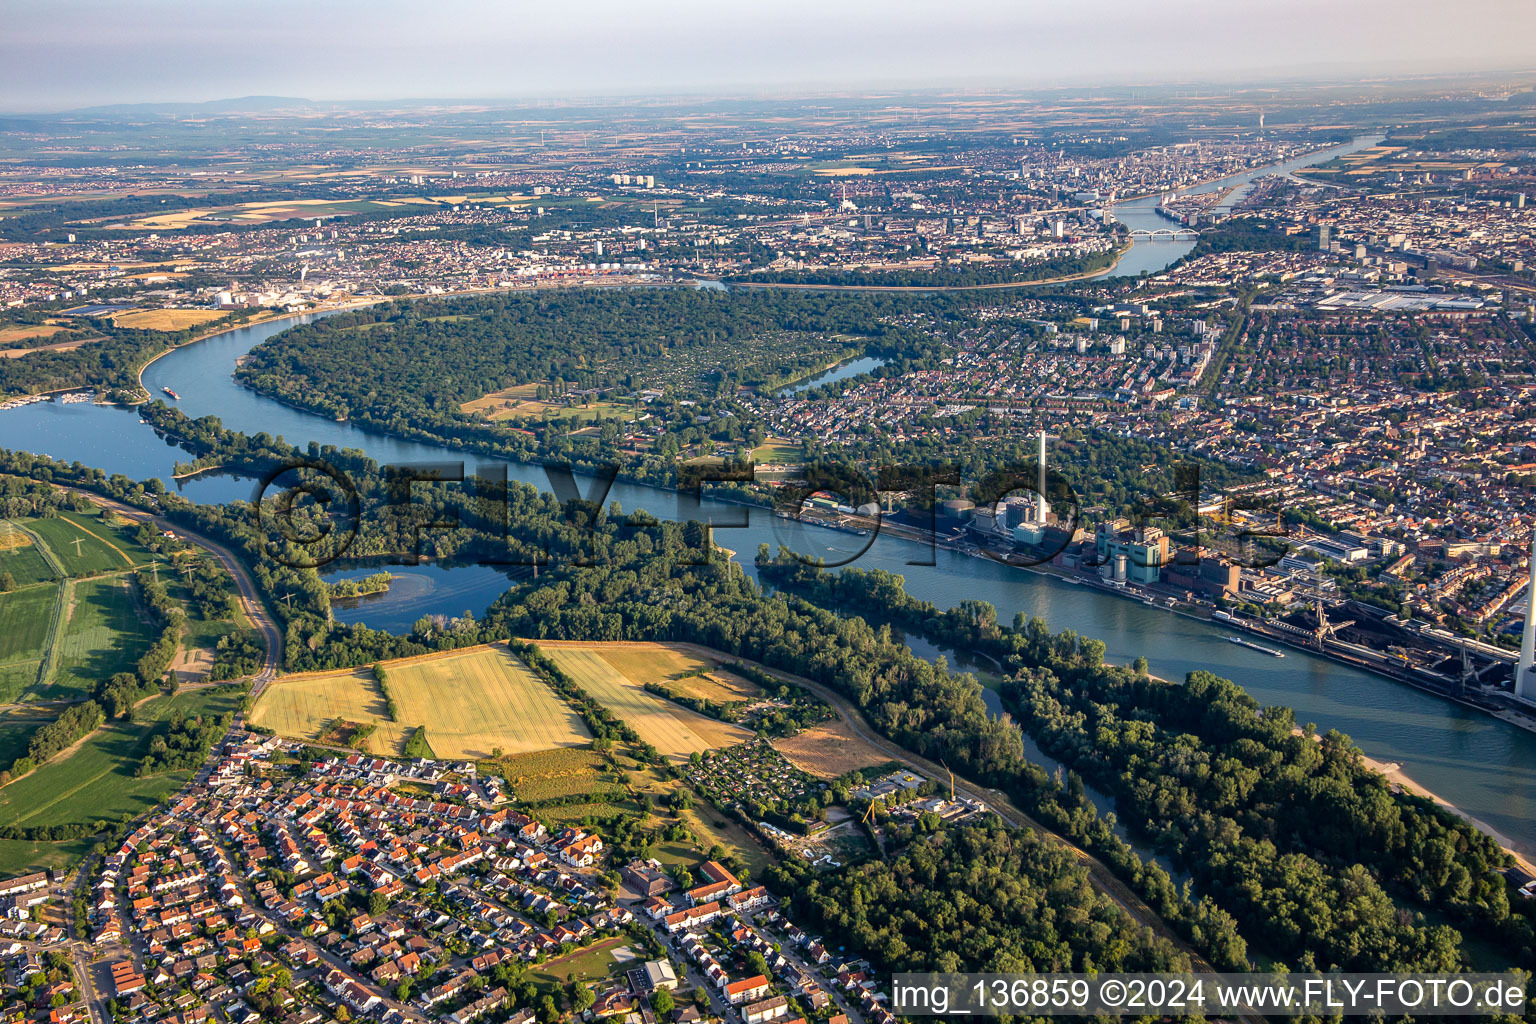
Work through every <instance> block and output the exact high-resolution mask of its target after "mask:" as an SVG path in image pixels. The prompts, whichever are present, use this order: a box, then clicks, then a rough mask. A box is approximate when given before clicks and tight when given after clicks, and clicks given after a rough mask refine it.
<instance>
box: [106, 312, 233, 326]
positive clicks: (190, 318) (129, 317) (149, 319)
mask: <svg viewBox="0 0 1536 1024" xmlns="http://www.w3.org/2000/svg"><path fill="white" fill-rule="evenodd" d="M226 316H229V314H228V313H226V312H224V311H223V310H218V309H138V310H134V311H133V312H132V313H119V314H118V315H117V316H114V317H113V318H112V322H113V323H114V324H116V325H117V326H119V327H130V328H133V329H134V330H139V331H184V330H186V329H187V328H188V327H196V326H198V325H199V324H206V323H212V322H213V321H215V320H222V319H224V318H225V317H226Z"/></svg>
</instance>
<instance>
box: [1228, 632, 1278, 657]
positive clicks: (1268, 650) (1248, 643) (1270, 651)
mask: <svg viewBox="0 0 1536 1024" xmlns="http://www.w3.org/2000/svg"><path fill="white" fill-rule="evenodd" d="M1227 641H1228V642H1229V643H1234V644H1237V645H1238V646H1239V647H1248V648H1252V649H1253V650H1255V651H1262V652H1263V653H1265V654H1267V655H1269V656H1270V657H1272V658H1283V657H1285V652H1284V651H1277V650H1275V649H1274V648H1273V647H1265V646H1264V645H1263V644H1256V643H1254V642H1253V641H1252V640H1244V639H1243V638H1242V637H1240V636H1229V637H1227Z"/></svg>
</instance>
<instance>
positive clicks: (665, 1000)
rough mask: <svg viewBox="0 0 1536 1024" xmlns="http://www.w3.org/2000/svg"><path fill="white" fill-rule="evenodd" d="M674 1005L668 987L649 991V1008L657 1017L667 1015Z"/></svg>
mask: <svg viewBox="0 0 1536 1024" xmlns="http://www.w3.org/2000/svg"><path fill="white" fill-rule="evenodd" d="M676 1005H677V1004H676V1002H675V1001H674V1000H673V999H672V992H671V990H670V989H664V988H663V989H657V990H656V991H655V992H653V993H651V1009H653V1010H655V1011H656V1015H657V1016H658V1017H666V1016H668V1015H669V1014H670V1013H671V1012H672V1010H673V1008H674V1007H675V1006H676Z"/></svg>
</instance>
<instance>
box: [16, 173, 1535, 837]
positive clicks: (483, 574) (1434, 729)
mask: <svg viewBox="0 0 1536 1024" xmlns="http://www.w3.org/2000/svg"><path fill="white" fill-rule="evenodd" d="M1252 176H1257V175H1256V174H1254V175H1252ZM1153 216H1156V214H1153ZM1154 245H1155V248H1156V249H1157V250H1158V251H1171V248H1172V247H1169V246H1165V245H1162V244H1161V243H1155V244H1154ZM290 324H291V321H284V322H272V323H265V324H260V325H256V326H253V327H245V328H241V329H239V330H236V331H231V332H229V333H228V334H224V335H219V336H216V337H213V338H210V339H208V340H206V341H202V342H198V343H196V344H193V345H188V346H185V347H183V348H180V349H177V350H176V351H174V352H172V353H170V354H168V355H166V356H164V357H163V358H161V359H159V360H157V361H155V362H154V363H152V364H151V365H150V367H149V368H148V369H147V370H146V371H145V374H144V383H145V385H146V386H147V387H148V388H149V391H150V392H151V393H152V394H156V395H159V394H163V393H164V392H163V391H162V388H164V387H170V388H171V389H172V390H174V391H176V392H178V393H179V394H180V395H181V396H182V398H181V401H180V403H179V404H180V408H181V409H182V411H183V412H185V413H186V414H187V415H189V416H193V417H198V416H207V415H217V416H218V417H219V418H220V419H221V420H222V422H223V423H224V425H225V426H226V427H228V428H230V429H233V430H238V431H242V432H245V433H248V434H256V433H260V432H263V431H264V432H267V433H269V434H272V435H276V436H281V437H283V438H284V439H286V440H287V441H289V442H290V443H293V444H297V445H300V446H301V447H302V446H304V445H307V444H308V443H309V442H310V441H315V442H318V443H320V444H333V445H337V446H341V447H350V448H356V449H360V450H362V451H365V452H366V453H367V454H368V455H369V456H371V457H372V458H374V459H377V460H378V461H379V462H382V463H402V462H434V461H435V462H441V461H465V462H466V463H468V464H469V465H470V466H471V467H473V466H474V465H475V464H478V463H481V462H485V461H488V460H485V459H483V458H480V457H477V456H474V455H467V456H466V455H463V454H461V453H457V452H454V451H451V450H448V449H445V448H439V447H436V446H429V445H421V444H415V443H411V442H406V441H400V440H396V439H394V438H390V437H385V436H382V435H379V434H375V433H371V432H368V431H364V430H361V429H359V428H357V427H354V426H351V425H349V424H344V423H336V422H334V421H331V420H327V419H324V418H322V417H317V416H313V415H310V414H308V413H304V412H300V411H298V410H295V409H291V408H288V407H287V406H284V405H281V404H279V403H277V402H273V401H271V400H269V399H266V398H263V397H261V396H259V395H257V394H255V393H254V392H251V391H248V390H246V389H244V388H242V387H240V386H238V385H237V384H236V383H235V381H234V379H233V377H232V375H231V374H232V371H233V368H234V365H235V361H236V359H237V358H238V357H239V356H240V355H242V354H244V353H245V352H246V351H248V350H249V349H250V348H251V347H252V346H254V345H256V344H258V343H259V342H261V341H263V340H265V339H266V338H269V337H271V336H272V335H274V334H276V333H278V332H279V331H280V330H283V329H284V328H286V327H287V326H290ZM0 425H3V426H0V445H3V446H4V447H7V448H14V449H23V450H27V451H33V452H38V453H43V454H47V455H51V456H53V457H55V458H60V459H65V460H71V461H73V460H78V461H80V462H82V463H84V464H86V465H90V466H98V467H100V468H102V469H103V470H105V471H107V472H108V473H122V474H124V475H126V476H128V477H131V478H133V479H136V480H142V479H148V478H150V477H159V478H161V479H162V480H165V481H167V482H169V481H170V477H171V464H172V462H173V461H175V460H176V459H177V458H183V459H185V458H187V456H186V455H185V454H184V453H182V452H181V451H180V449H177V448H175V447H173V446H170V445H168V444H165V443H163V442H162V441H160V440H158V439H157V438H156V437H155V436H154V435H153V434H152V433H151V432H150V430H149V428H148V427H146V426H142V425H140V423H139V418H138V413H137V412H135V411H133V410H125V409H119V408H114V407H110V406H97V405H90V404H77V405H60V404H57V403H51V402H50V403H40V404H37V405H30V406H24V407H22V408H19V409H14V410H10V411H7V412H5V413H3V414H0ZM508 477H509V479H515V480H521V481H524V482H527V483H531V484H534V485H535V486H538V487H541V488H544V489H548V482H547V480H546V479H545V476H544V472H543V469H542V468H541V467H538V466H528V465H522V464H512V465H510V466H509V467H508ZM179 490H180V491H181V493H183V494H184V495H186V496H187V497H188V498H190V499H192V500H194V501H200V502H224V501H230V500H234V499H249V498H250V497H251V496H252V483H251V482H250V481H248V480H240V479H237V478H233V477H228V476H222V475H218V474H205V475H202V476H199V477H196V478H193V479H191V480H188V481H184V482H183V483H182V484H181V486H180V488H179ZM607 500H616V501H618V502H619V503H620V504H621V505H623V506H624V507H625V508H627V509H633V508H645V509H647V510H649V511H651V512H652V513H654V514H656V515H658V516H663V517H668V518H671V517H675V516H676V515H677V512H678V505H677V498H676V495H674V494H672V493H671V492H667V491H661V490H657V489H654V488H650V487H644V486H639V485H633V484H624V483H617V484H615V485H614V487H613V489H612V491H611V493H609V494H608V495H607ZM705 509H706V512H707V514H708V515H709V516H710V517H711V518H712V519H713V520H714V521H715V526H716V533H715V537H716V541H717V543H719V544H721V545H723V546H725V547H727V548H730V549H732V550H734V551H736V552H738V553H739V555H740V557H739V559H738V561H739V562H740V563H741V564H742V566H743V568H744V569H745V570H746V571H747V572H748V573H749V574H752V573H753V572H754V570H753V567H752V557H753V555H754V553H755V552H756V550H757V547H758V545H759V544H762V543H766V544H769V545H771V546H777V545H779V544H786V545H788V546H789V547H791V548H792V549H793V550H795V551H797V552H800V553H802V554H805V555H807V556H815V555H819V556H822V557H824V558H826V559H827V560H828V561H829V562H835V561H841V560H843V559H844V558H847V557H849V556H850V555H852V554H856V553H857V552H858V551H859V549H860V548H863V547H864V546H866V545H867V546H868V550H867V551H865V552H864V553H863V554H862V556H860V557H858V558H857V560H856V562H855V563H854V564H857V565H858V566H860V567H862V568H879V569H886V570H888V571H890V572H895V573H900V574H902V575H903V576H905V578H906V581H907V589H908V591H909V592H911V593H912V594H913V595H915V596H917V597H920V598H923V599H925V600H929V601H932V602H933V603H934V604H936V605H938V606H940V607H945V608H948V607H953V606H955V605H957V604H959V603H960V602H961V601H963V600H966V599H979V600H984V601H988V602H990V603H991V604H993V605H994V606H995V607H996V608H997V610H998V615H999V618H1000V619H1001V620H1002V621H1004V622H1011V621H1012V619H1013V617H1014V615H1015V613H1019V612H1022V613H1023V614H1025V615H1029V616H1039V617H1041V618H1042V619H1044V620H1045V621H1046V622H1047V623H1048V624H1049V625H1050V627H1051V628H1052V629H1066V628H1071V629H1075V630H1078V631H1079V632H1081V633H1084V634H1086V635H1088V636H1094V637H1097V638H1099V639H1101V640H1103V641H1104V643H1105V645H1106V646H1107V656H1108V657H1109V658H1110V659H1112V660H1115V661H1120V662H1128V661H1130V660H1132V659H1134V658H1136V657H1137V656H1144V657H1146V659H1147V661H1148V663H1149V665H1150V667H1151V671H1152V672H1154V673H1155V674H1157V675H1161V676H1164V677H1166V678H1170V679H1180V678H1183V676H1184V675H1185V674H1186V673H1187V672H1190V671H1192V670H1195V669H1207V670H1210V671H1212V672H1215V673H1218V674H1220V675H1223V676H1227V677H1229V678H1232V679H1234V680H1236V681H1237V682H1238V683H1240V684H1241V685H1242V686H1243V687H1244V688H1246V689H1247V690H1248V692H1249V693H1251V694H1253V696H1254V697H1255V698H1257V699H1258V700H1260V701H1263V702H1265V703H1272V704H1286V705H1289V706H1291V707H1293V708H1295V709H1296V712H1297V717H1298V719H1299V720H1300V721H1302V722H1308V721H1310V722H1315V723H1317V725H1318V726H1319V727H1320V728H1322V729H1329V728H1334V729H1339V730H1341V731H1343V732H1345V733H1348V734H1349V735H1350V736H1351V737H1353V738H1354V740H1355V741H1356V742H1357V743H1358V744H1360V746H1361V747H1362V748H1363V749H1364V750H1365V752H1366V753H1367V754H1369V755H1370V756H1372V757H1375V758H1377V759H1379V760H1383V761H1396V762H1399V763H1401V764H1402V765H1403V768H1404V770H1405V771H1406V772H1407V773H1408V774H1409V775H1411V776H1412V777H1413V779H1414V780H1415V781H1417V782H1418V783H1420V784H1421V785H1423V786H1425V787H1427V788H1429V789H1431V790H1433V791H1434V792H1436V793H1438V794H1440V795H1441V796H1442V797H1444V798H1446V799H1447V800H1450V801H1451V802H1453V803H1455V804H1457V805H1458V806H1460V807H1461V808H1463V809H1464V810H1465V811H1466V812H1467V813H1469V814H1471V815H1473V816H1475V817H1477V818H1479V819H1481V820H1483V821H1486V822H1487V823H1488V824H1490V825H1491V826H1493V827H1494V828H1496V829H1498V830H1500V831H1501V832H1503V833H1504V834H1505V835H1506V836H1508V837H1510V838H1511V839H1512V840H1513V842H1514V844H1515V845H1516V846H1517V847H1519V848H1520V849H1521V850H1522V851H1523V852H1527V853H1536V804H1533V801H1532V797H1531V796H1530V791H1529V789H1528V780H1529V779H1530V778H1531V777H1532V776H1533V775H1536V734H1532V733H1528V732H1525V731H1524V730H1521V729H1518V728H1516V727H1514V726H1511V725H1508V724H1506V723H1504V722H1501V721H1498V720H1497V719H1494V718H1491V717H1489V716H1487V715H1484V714H1481V713H1478V712H1474V711H1471V710H1468V709H1465V708H1461V707H1459V706H1457V705H1454V704H1450V703H1448V702H1446V701H1442V700H1439V699H1437V698H1435V697H1433V696H1430V695H1429V694H1426V693H1422V692H1420V691H1418V690H1415V689H1413V688H1411V687H1408V686H1403V685H1400V684H1397V683H1393V682H1390V681H1387V680H1385V679H1381V678H1379V677H1376V676H1373V675H1370V674H1368V673H1365V672H1360V671H1357V670H1354V669H1350V668H1347V667H1344V666H1342V665H1338V664H1335V663H1333V662H1331V661H1327V660H1325V659H1322V658H1317V657H1313V656H1311V655H1309V654H1306V653H1305V652H1301V651H1294V650H1293V651H1288V652H1287V654H1286V657H1284V658H1272V657H1269V656H1268V655H1265V654H1261V653H1259V652H1258V651H1253V650H1248V649H1246V648H1243V647H1239V646H1237V645H1235V644H1230V643H1228V642H1227V641H1226V639H1225V633H1224V631H1223V630H1221V629H1220V628H1217V627H1214V626H1212V625H1210V624H1207V623H1204V622H1199V621H1195V620H1192V619H1188V618H1184V617H1181V616H1176V615H1173V614H1170V613H1168V612H1165V611H1159V610H1157V609H1154V608H1149V607H1147V606H1145V605H1143V604H1141V603H1140V602H1138V601H1132V600H1127V599H1125V598H1121V597H1117V596H1114V595H1112V594H1108V593H1105V592H1103V591H1100V590H1098V589H1096V588H1092V587H1088V586H1081V585H1074V584H1071V583H1067V582H1064V581H1062V580H1060V579H1057V578H1055V577H1051V576H1046V575H1042V574H1038V573H1032V572H1028V571H1025V570H1021V569H1016V568H1012V567H1009V566H1005V565H1001V564H998V563H996V562H992V561H989V560H987V559H983V558H973V557H970V556H967V555H962V554H959V553H956V552H952V551H945V550H942V549H941V550H937V551H930V549H929V548H928V546H926V545H923V544H918V543H915V542H912V541H906V540H901V539H899V538H895V537H891V536H889V535H884V534H882V535H880V536H879V537H877V538H875V539H874V540H873V541H872V542H871V540H870V539H869V538H861V537H856V536H853V535H851V534H846V533H841V532H837V531H833V530H829V529H824V528H821V527H816V526H810V525H801V524H798V523H795V522H792V521H788V520H782V519H778V518H776V517H774V516H772V515H769V514H767V513H765V512H763V511H761V510H756V509H746V508H742V507H738V506H729V505H722V504H717V503H714V502H708V501H706V504H705ZM743 519H744V520H745V521H746V522H747V526H746V527H745V528H734V527H731V526H729V524H730V523H734V522H739V521H741V520H743ZM930 560H931V561H932V562H933V564H931V565H928V564H918V565H913V564H909V563H912V562H918V563H926V562H928V561H930ZM392 571H394V572H395V573H396V574H397V575H399V576H401V577H403V579H402V580H400V581H398V582H397V583H396V584H395V586H394V587H393V588H392V591H391V593H390V594H389V595H386V596H382V597H376V598H365V599H362V600H359V601H356V602H348V603H347V604H346V605H344V606H342V607H338V609H337V612H336V614H337V618H338V619H340V620H342V621H346V622H357V621H362V622H367V623H369V624H370V625H375V626H378V627H380V628H391V629H403V628H406V627H408V626H409V624H410V623H411V622H413V621H414V620H415V619H416V618H418V617H419V616H421V615H423V614H428V613H439V614H447V615H458V614H462V613H463V612H464V611H473V612H474V613H476V614H480V613H481V612H482V611H484V609H485V607H486V606H487V605H488V604H489V603H490V601H491V600H492V599H493V598H494V596H495V595H497V594H499V593H500V592H501V590H502V589H503V588H504V586H505V581H504V579H503V578H502V577H501V576H500V574H499V573H497V572H496V571H495V570H491V569H485V568H479V567H470V568H466V569H456V570H444V569H441V568H436V567H415V566H408V567H398V568H394V569H393V570H392Z"/></svg>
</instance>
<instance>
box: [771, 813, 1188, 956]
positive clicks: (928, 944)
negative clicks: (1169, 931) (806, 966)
mask: <svg viewBox="0 0 1536 1024" xmlns="http://www.w3.org/2000/svg"><path fill="white" fill-rule="evenodd" d="M794 901H795V907H796V912H797V913H796V916H797V918H800V917H802V916H803V918H804V920H806V921H808V922H810V924H811V927H813V928H816V929H820V930H824V931H825V932H826V936H827V944H828V945H829V946H842V945H846V946H849V947H851V948H853V949H856V950H858V951H859V952H861V953H862V954H864V955H865V956H868V957H870V958H871V959H872V960H874V961H875V962H877V963H878V964H880V966H881V967H882V968H884V969H885V970H888V971H895V972H914V973H916V972H938V971H943V972H948V971H964V972H969V973H988V974H993V973H996V974H1013V973H1020V974H1023V973H1069V972H1090V971H1169V972H1177V971H1184V970H1188V969H1189V966H1190V965H1189V959H1188V957H1186V956H1184V955H1183V954H1182V953H1180V952H1179V950H1178V949H1177V947H1175V946H1174V945H1173V944H1172V943H1170V942H1168V941H1167V940H1166V939H1160V938H1158V937H1157V936H1156V935H1155V934H1154V933H1153V932H1152V931H1151V929H1149V928H1147V927H1145V926H1144V925H1140V924H1138V923H1137V922H1136V921H1135V920H1133V919H1132V918H1131V917H1130V915H1128V914H1127V913H1126V912H1125V911H1124V910H1122V909H1121V908H1120V907H1119V906H1117V905H1116V904H1115V902H1114V901H1113V900H1112V899H1110V898H1109V897H1108V896H1106V895H1104V894H1103V893H1102V892H1099V891H1098V890H1096V889H1095V888H1094V887H1093V885H1092V884H1091V883H1090V881H1089V879H1088V872H1087V869H1086V868H1084V867H1083V866H1082V865H1081V864H1079V863H1077V862H1076V861H1074V859H1073V858H1072V855H1071V853H1070V852H1069V851H1067V850H1066V849H1064V848H1063V847H1061V846H1059V845H1053V844H1049V843H1046V842H1045V841H1043V840H1042V839H1041V837H1040V836H1039V835H1038V834H1036V833H1032V832H1024V833H1022V834H1017V835H1011V834H1009V832H1008V831H1007V830H1006V829H1004V828H1003V827H1002V826H1001V825H1000V824H998V823H997V822H996V820H995V819H991V820H989V822H988V823H987V824H985V825H977V826H966V827H962V828H956V829H950V830H947V831H945V832H942V833H940V834H938V835H936V836H934V837H933V838H932V840H931V841H927V842H916V843H913V844H911V845H910V846H908V847H907V848H906V849H904V850H903V851H901V853H900V854H898V855H896V856H895V857H893V858H891V859H890V860H886V861H880V860H876V861H870V862H867V863H864V864H860V865H857V866H855V867H852V868H849V869H848V870H846V871H841V872H837V873H835V874H833V875H830V876H827V877H824V878H811V879H808V880H807V881H805V882H804V884H803V885H802V886H801V887H800V888H799V889H798V891H797V892H796V894H795V900H794Z"/></svg>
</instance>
